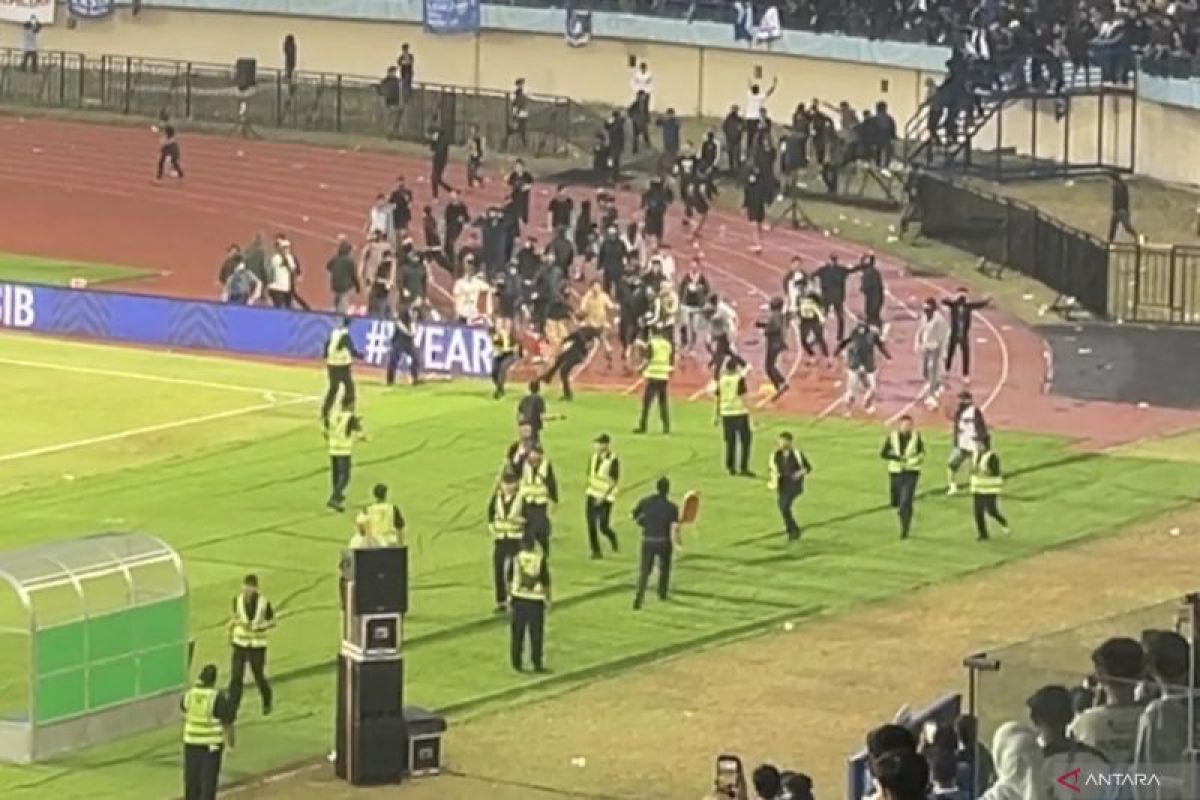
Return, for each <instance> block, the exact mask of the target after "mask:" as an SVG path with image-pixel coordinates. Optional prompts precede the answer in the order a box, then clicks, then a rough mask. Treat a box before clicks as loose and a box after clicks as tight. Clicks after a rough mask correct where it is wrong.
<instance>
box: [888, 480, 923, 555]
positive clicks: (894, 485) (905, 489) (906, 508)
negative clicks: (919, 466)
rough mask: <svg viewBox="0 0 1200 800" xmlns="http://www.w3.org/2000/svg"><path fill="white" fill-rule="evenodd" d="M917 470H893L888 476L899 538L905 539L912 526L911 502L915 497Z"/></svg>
mask: <svg viewBox="0 0 1200 800" xmlns="http://www.w3.org/2000/svg"><path fill="white" fill-rule="evenodd" d="M920 478H921V473H919V472H893V473H891V474H890V475H889V476H888V483H889V487H888V488H889V494H890V496H891V497H890V500H891V505H892V508H894V509H896V515H897V516H898V517H900V538H902V539H907V538H908V532H909V530H910V529H911V528H912V518H913V504H914V503H915V502H916V499H917V481H918V480H920Z"/></svg>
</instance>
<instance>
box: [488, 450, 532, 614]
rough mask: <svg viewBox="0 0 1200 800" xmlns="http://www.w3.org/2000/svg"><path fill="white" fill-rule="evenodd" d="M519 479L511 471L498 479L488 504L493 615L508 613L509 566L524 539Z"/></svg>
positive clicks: (523, 511) (523, 506) (510, 574)
mask: <svg viewBox="0 0 1200 800" xmlns="http://www.w3.org/2000/svg"><path fill="white" fill-rule="evenodd" d="M518 481H519V478H518V477H517V473H516V472H513V471H512V470H505V471H504V474H502V475H501V476H500V485H499V486H498V487H497V488H496V491H494V492H492V499H491V500H490V501H489V502H488V508H487V521H488V531H489V532H490V533H491V534H492V586H493V587H494V588H495V590H496V613H497V614H503V613H504V612H505V611H506V610H507V609H508V585H509V583H511V582H512V565H513V560H514V559H515V558H516V557H517V553H519V552H520V550H521V539H522V538H523V537H524V535H525V505H524V503H523V502H522V501H521V495H520V492H519V491H518V488H517V484H518Z"/></svg>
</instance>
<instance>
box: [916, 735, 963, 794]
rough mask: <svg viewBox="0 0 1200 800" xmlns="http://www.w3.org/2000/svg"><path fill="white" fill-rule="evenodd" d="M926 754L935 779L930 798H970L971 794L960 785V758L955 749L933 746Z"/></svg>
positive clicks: (930, 770)
mask: <svg viewBox="0 0 1200 800" xmlns="http://www.w3.org/2000/svg"><path fill="white" fill-rule="evenodd" d="M924 755H925V760H926V761H928V762H929V774H930V776H931V778H932V780H933V789H932V791H930V793H929V797H930V800H970V796H969V795H968V794H967V793H966V791H965V790H964V789H963V788H962V787H961V786H959V785H958V759H957V758H956V757H955V755H954V751H953V750H946V749H944V748H941V747H931V748H930V749H929V750H927V751H926V752H925V753H924Z"/></svg>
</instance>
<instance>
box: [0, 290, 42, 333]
mask: <svg viewBox="0 0 1200 800" xmlns="http://www.w3.org/2000/svg"><path fill="white" fill-rule="evenodd" d="M35 318H36V317H35V314H34V308H33V289H30V288H29V287H28V286H13V285H11V284H6V283H0V327H2V328H32V327H33V322H34V319H35Z"/></svg>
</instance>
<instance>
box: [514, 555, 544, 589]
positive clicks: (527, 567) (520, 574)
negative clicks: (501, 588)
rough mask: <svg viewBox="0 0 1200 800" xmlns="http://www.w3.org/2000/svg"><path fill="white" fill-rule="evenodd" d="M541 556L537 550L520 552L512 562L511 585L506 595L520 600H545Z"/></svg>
mask: <svg viewBox="0 0 1200 800" xmlns="http://www.w3.org/2000/svg"><path fill="white" fill-rule="evenodd" d="M542 563H543V560H542V554H541V552H540V551H538V550H522V551H521V552H519V553H517V557H516V559H514V560H513V576H512V585H511V586H510V587H509V590H508V594H509V596H511V597H517V598H520V599H522V600H541V601H545V599H546V586H545V584H543V583H542Z"/></svg>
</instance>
